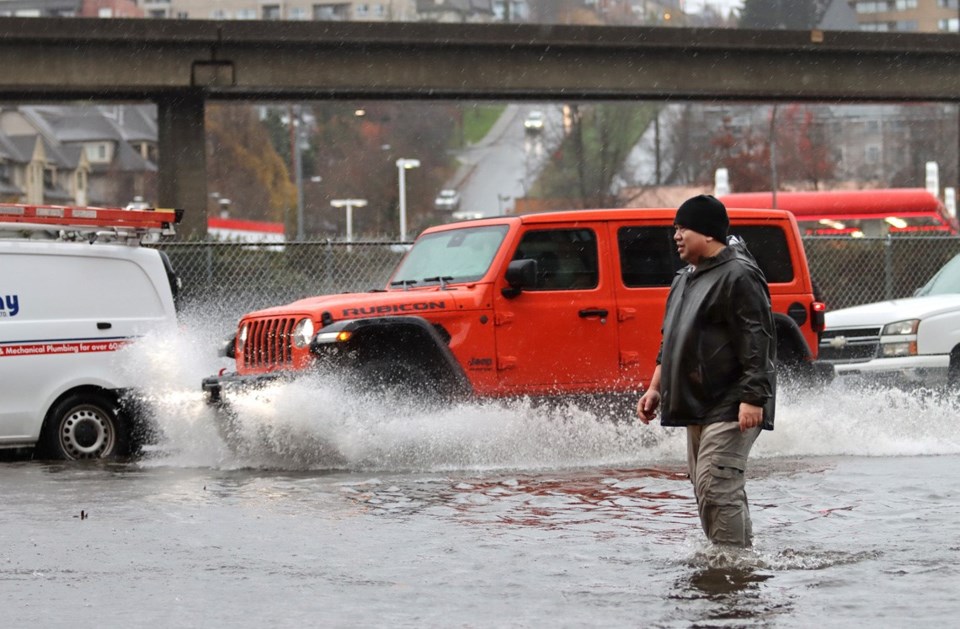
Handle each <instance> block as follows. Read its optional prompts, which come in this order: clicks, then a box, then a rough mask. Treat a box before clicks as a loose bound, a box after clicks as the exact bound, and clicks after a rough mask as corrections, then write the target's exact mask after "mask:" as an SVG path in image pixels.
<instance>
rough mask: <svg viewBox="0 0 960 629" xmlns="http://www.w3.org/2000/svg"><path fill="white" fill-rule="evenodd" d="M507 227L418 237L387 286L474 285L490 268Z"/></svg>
mask: <svg viewBox="0 0 960 629" xmlns="http://www.w3.org/2000/svg"><path fill="white" fill-rule="evenodd" d="M506 233H507V225H485V226H478V227H464V228H462V229H451V230H449V231H441V232H435V233H432V234H426V235H424V236H421V237H420V238H419V239H418V240H417V242H416V243H414V245H413V248H412V249H411V250H410V251H409V253H407V255H406V256H405V257H404V258H403V260H401V261H400V264H399V265H398V266H397V270H396V271H394V273H393V277H392V278H391V279H390V286H422V285H424V284H436V283H440V284H443V283H447V282H475V281H477V280H479V279H480V278H482V277H483V276H484V275H486V273H487V269H489V268H490V263H491V262H493V257H494V255H496V253H497V251H498V250H499V249H500V245H501V243H503V238H504V236H505V235H506Z"/></svg>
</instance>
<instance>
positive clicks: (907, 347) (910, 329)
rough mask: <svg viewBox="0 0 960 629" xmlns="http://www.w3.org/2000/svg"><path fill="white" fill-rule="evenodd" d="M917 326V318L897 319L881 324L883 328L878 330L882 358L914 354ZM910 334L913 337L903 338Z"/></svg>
mask: <svg viewBox="0 0 960 629" xmlns="http://www.w3.org/2000/svg"><path fill="white" fill-rule="evenodd" d="M919 327H920V320H919V319H909V320H907V321H897V322H895V323H890V324H888V325H885V326H883V330H881V332H880V356H881V357H882V358H897V357H900V356H916V355H917V339H916V336H915V335H916V333H917V328H919ZM910 336H913V338H903V337H910ZM885 337H887V338H885ZM888 337H898V338H888Z"/></svg>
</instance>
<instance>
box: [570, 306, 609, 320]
mask: <svg viewBox="0 0 960 629" xmlns="http://www.w3.org/2000/svg"><path fill="white" fill-rule="evenodd" d="M577 314H579V315H580V318H581V319H586V318H587V317H606V316H607V314H608V313H607V309H606V308H584V309H583V310H581V311H580V312H578V313H577Z"/></svg>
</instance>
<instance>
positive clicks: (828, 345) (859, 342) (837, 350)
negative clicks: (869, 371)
mask: <svg viewBox="0 0 960 629" xmlns="http://www.w3.org/2000/svg"><path fill="white" fill-rule="evenodd" d="M879 346H880V328H851V329H847V330H843V329H837V330H833V329H831V330H824V331H823V333H822V334H821V335H820V355H819V358H820V359H821V360H831V361H838V362H840V361H846V362H858V361H860V362H863V361H867V360H870V359H871V358H875V357H876V355H877V348H878V347H879Z"/></svg>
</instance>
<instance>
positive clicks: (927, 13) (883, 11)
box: [846, 0, 960, 33]
mask: <svg viewBox="0 0 960 629" xmlns="http://www.w3.org/2000/svg"><path fill="white" fill-rule="evenodd" d="M846 2H847V4H849V5H850V8H851V9H853V12H854V13H855V15H856V19H857V24H858V26H859V28H860V30H862V31H878V32H888V31H898V32H899V31H916V32H922V33H956V32H960V0H846Z"/></svg>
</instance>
